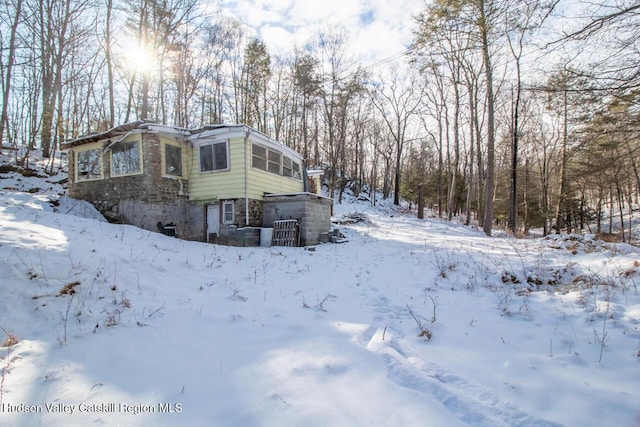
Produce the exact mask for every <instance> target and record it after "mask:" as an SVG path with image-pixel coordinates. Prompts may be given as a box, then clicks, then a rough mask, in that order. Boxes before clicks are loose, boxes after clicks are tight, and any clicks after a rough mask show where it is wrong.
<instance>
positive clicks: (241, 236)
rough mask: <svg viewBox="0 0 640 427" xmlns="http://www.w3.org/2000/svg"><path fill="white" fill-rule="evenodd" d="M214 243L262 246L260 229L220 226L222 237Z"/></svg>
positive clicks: (217, 238)
mask: <svg viewBox="0 0 640 427" xmlns="http://www.w3.org/2000/svg"><path fill="white" fill-rule="evenodd" d="M212 243H217V244H220V245H227V246H241V247H244V246H260V227H241V228H238V227H236V226H235V225H225V224H222V225H220V236H217V237H216V238H215V240H214V241H213V242H212Z"/></svg>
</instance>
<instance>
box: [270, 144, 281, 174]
mask: <svg viewBox="0 0 640 427" xmlns="http://www.w3.org/2000/svg"><path fill="white" fill-rule="evenodd" d="M268 153H269V161H268V162H267V170H268V171H269V172H271V173H275V174H276V175H280V163H281V162H282V156H281V155H280V153H278V152H277V151H271V150H268Z"/></svg>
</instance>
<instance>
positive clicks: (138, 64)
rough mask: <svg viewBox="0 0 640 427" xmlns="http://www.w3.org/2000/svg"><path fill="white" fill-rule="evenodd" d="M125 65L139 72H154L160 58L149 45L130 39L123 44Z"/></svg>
mask: <svg viewBox="0 0 640 427" xmlns="http://www.w3.org/2000/svg"><path fill="white" fill-rule="evenodd" d="M122 50H123V57H124V61H125V65H126V67H127V68H128V69H130V70H132V71H135V72H137V73H143V74H146V73H152V72H153V71H154V70H155V69H156V68H157V65H158V59H157V56H156V54H155V52H154V51H153V49H152V48H151V47H149V46H145V45H144V44H142V43H140V42H138V41H135V40H128V41H126V42H124V43H123V45H122Z"/></svg>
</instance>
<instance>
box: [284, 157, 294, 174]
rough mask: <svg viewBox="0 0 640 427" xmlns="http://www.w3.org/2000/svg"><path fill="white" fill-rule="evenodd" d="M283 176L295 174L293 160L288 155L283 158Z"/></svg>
mask: <svg viewBox="0 0 640 427" xmlns="http://www.w3.org/2000/svg"><path fill="white" fill-rule="evenodd" d="M282 176H288V177H292V176H293V160H291V159H290V158H288V157H283V158H282Z"/></svg>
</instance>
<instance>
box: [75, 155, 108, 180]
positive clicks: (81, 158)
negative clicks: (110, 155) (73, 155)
mask: <svg viewBox="0 0 640 427" xmlns="http://www.w3.org/2000/svg"><path fill="white" fill-rule="evenodd" d="M76 173H77V176H78V181H86V180H90V179H101V178H102V150H101V149H100V148H95V149H93V150H85V151H80V152H78V156H77V159H76Z"/></svg>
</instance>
